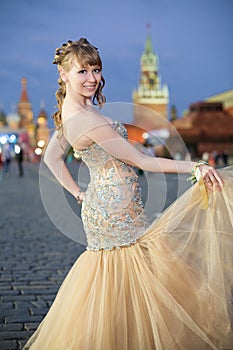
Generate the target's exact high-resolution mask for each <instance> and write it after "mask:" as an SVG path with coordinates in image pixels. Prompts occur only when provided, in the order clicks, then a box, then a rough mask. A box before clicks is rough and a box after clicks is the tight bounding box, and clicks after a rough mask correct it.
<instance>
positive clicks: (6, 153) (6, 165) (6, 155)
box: [2, 143, 11, 174]
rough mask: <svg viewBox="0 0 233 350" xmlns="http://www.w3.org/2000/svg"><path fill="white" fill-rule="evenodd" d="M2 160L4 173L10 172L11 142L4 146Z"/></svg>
mask: <svg viewBox="0 0 233 350" xmlns="http://www.w3.org/2000/svg"><path fill="white" fill-rule="evenodd" d="M2 161H3V172H4V174H9V173H10V170H11V149H10V145H9V143H6V144H5V145H4V146H3V150H2Z"/></svg>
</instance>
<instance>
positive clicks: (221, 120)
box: [172, 102, 233, 157]
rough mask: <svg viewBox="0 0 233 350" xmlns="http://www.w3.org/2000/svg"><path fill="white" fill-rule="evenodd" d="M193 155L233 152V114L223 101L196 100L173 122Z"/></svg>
mask: <svg viewBox="0 0 233 350" xmlns="http://www.w3.org/2000/svg"><path fill="white" fill-rule="evenodd" d="M172 124H173V125H174V126H175V128H176V130H177V131H178V133H179V134H180V136H181V137H182V139H183V140H184V142H185V144H186V146H187V148H188V150H189V152H190V154H191V155H192V156H193V157H201V156H202V154H203V153H204V152H207V153H212V152H215V153H218V154H222V153H224V152H227V153H231V154H232V152H233V116H232V115H231V114H229V113H228V112H227V111H226V110H224V109H223V104H222V103H221V102H196V103H193V104H191V105H190V107H189V111H188V113H187V114H186V115H185V116H184V117H182V118H179V119H176V120H174V121H173V122H172Z"/></svg>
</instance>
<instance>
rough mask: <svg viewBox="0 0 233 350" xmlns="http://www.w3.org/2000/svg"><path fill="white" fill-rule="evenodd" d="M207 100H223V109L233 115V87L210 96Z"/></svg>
mask: <svg viewBox="0 0 233 350" xmlns="http://www.w3.org/2000/svg"><path fill="white" fill-rule="evenodd" d="M206 101H207V102H221V103H222V104H223V109H224V110H225V111H226V112H227V113H229V114H231V115H232V116H233V89H231V90H227V91H225V92H221V93H220V94H217V95H213V96H210V97H209V98H207V99H206Z"/></svg>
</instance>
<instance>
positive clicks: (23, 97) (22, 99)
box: [20, 78, 29, 102]
mask: <svg viewBox="0 0 233 350" xmlns="http://www.w3.org/2000/svg"><path fill="white" fill-rule="evenodd" d="M21 85H22V91H21V96H20V102H29V100H28V93H27V79H26V78H22V79H21Z"/></svg>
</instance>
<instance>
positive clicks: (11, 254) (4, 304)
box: [0, 164, 84, 350]
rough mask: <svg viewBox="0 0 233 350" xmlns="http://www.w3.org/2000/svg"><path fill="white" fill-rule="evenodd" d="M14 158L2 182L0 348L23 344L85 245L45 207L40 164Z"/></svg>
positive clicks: (18, 347)
mask: <svg viewBox="0 0 233 350" xmlns="http://www.w3.org/2000/svg"><path fill="white" fill-rule="evenodd" d="M24 167H25V176H24V177H21V178H20V177H18V175H17V168H16V164H13V166H12V169H11V174H10V175H7V176H5V177H4V178H3V179H2V181H1V183H0V213H1V216H0V242H1V251H0V349H1V350H11V349H12V350H13V349H22V348H23V345H24V343H25V341H26V340H27V339H28V338H29V336H30V335H31V334H32V333H33V331H34V330H35V329H36V328H37V326H38V324H39V322H40V321H41V320H42V319H43V317H44V315H45V314H46V313H47V311H48V309H49V307H50V305H51V303H52V301H53V300H54V297H55V295H56V293H57V290H58V288H59V286H60V284H61V282H62V281H63V279H64V277H65V275H66V274H67V272H68V270H69V269H70V267H71V266H72V265H73V263H74V261H75V260H76V259H77V257H78V256H79V255H80V253H81V252H82V251H83V249H84V247H83V246H82V245H79V244H78V243H76V242H74V241H72V240H71V239H68V238H67V237H65V236H64V235H62V234H61V233H60V232H59V231H58V229H56V227H55V226H54V225H53V224H52V223H51V221H50V219H49V218H48V215H47V213H46V212H45V210H44V207H43V204H42V201H41V198H40V192H39V185H38V164H25V165H24Z"/></svg>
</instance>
